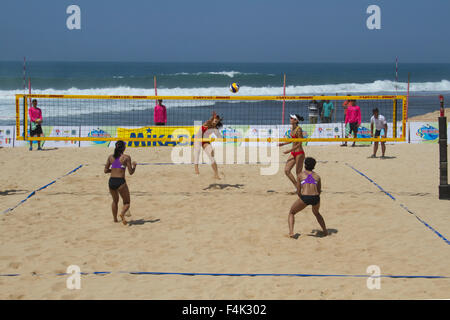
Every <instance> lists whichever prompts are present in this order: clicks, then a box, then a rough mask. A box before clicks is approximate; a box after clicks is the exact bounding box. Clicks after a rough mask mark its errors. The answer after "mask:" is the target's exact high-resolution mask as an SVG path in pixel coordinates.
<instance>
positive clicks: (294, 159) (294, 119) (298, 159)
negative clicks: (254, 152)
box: [279, 114, 305, 193]
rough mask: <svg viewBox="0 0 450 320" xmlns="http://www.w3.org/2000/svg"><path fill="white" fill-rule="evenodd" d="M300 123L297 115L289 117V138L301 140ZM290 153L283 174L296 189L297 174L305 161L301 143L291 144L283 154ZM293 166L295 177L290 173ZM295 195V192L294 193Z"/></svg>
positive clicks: (284, 143)
mask: <svg viewBox="0 0 450 320" xmlns="http://www.w3.org/2000/svg"><path fill="white" fill-rule="evenodd" d="M300 121H303V117H301V116H299V115H298V114H291V115H290V122H291V138H293V139H295V138H303V131H302V128H301V127H300V126H299V125H298V124H299V122H300ZM290 143H291V142H283V143H280V144H279V146H280V147H282V146H285V145H287V144H290ZM288 153H291V155H290V156H289V158H288V160H287V161H286V166H285V167H284V173H285V174H286V175H287V177H288V178H289V180H291V182H292V184H293V185H294V186H295V188H296V189H297V179H296V178H298V176H299V174H300V173H301V172H302V170H303V161H304V159H305V151H304V150H303V147H302V142H293V145H292V148H291V149H289V150H286V151H285V152H284V154H288ZM294 166H295V173H296V177H294V175H293V174H292V173H291V170H292V168H293V167H294ZM295 193H297V190H296V191H295Z"/></svg>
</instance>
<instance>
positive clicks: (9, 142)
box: [0, 126, 15, 147]
mask: <svg viewBox="0 0 450 320" xmlns="http://www.w3.org/2000/svg"><path fill="white" fill-rule="evenodd" d="M14 129H15V127H14V126H0V147H12V146H13V145H14V141H13V139H14Z"/></svg>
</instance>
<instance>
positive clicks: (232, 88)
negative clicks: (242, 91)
mask: <svg viewBox="0 0 450 320" xmlns="http://www.w3.org/2000/svg"><path fill="white" fill-rule="evenodd" d="M230 91H231V92H233V93H236V92H238V91H239V85H238V84H237V83H235V82H233V83H232V84H230Z"/></svg>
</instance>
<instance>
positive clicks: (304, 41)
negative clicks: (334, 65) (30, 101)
mask: <svg viewBox="0 0 450 320" xmlns="http://www.w3.org/2000/svg"><path fill="white" fill-rule="evenodd" d="M71 4H76V5H78V6H80V8H81V30H68V29H67V27H66V19H67V17H68V14H67V13H66V8H67V7H68V6H69V5H71ZM371 4H376V5H378V6H380V8H381V27H382V29H381V30H368V29H367V27H366V20H367V18H368V14H367V13H366V9H367V7H368V6H369V5H371ZM449 14H450V1H448V0H433V1H424V0H422V1H417V0H410V1H405V0H397V1H393V0H390V1H377V0H371V1H366V0H339V1H337V0H316V1H312V0H311V1H300V0H277V1H275V0H271V1H266V0H240V1H236V0H231V1H219V0H191V1H186V0H180V1H178V0H151V1H148V0H147V1H145V0H128V1H124V0H107V1H106V0H71V1H66V0H52V1H51V0H39V1H36V0H26V1H25V0H14V1H13V0H3V1H2V2H1V4H0V39H1V41H0V60H21V59H23V57H24V56H26V57H27V59H29V60H47V61H53V60H58V61H67V60H69V61H153V62H166V61H167V62H173V61H176V62H392V61H393V60H395V56H399V58H400V60H401V61H402V62H405V63H406V62H446V63H450V41H448V34H449V31H450V24H449V23H448V22H447V21H448V15H449Z"/></svg>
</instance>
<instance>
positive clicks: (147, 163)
mask: <svg viewBox="0 0 450 320" xmlns="http://www.w3.org/2000/svg"><path fill="white" fill-rule="evenodd" d="M317 162H318V163H328V162H329V161H320V160H318V161H317ZM272 163H274V162H260V161H258V162H244V163H232V164H233V165H236V164H272ZM276 163H286V161H282V162H276ZM336 163H337V161H336ZM199 164H210V163H207V162H202V163H199ZM138 165H139V166H164V165H167V166H169V165H174V166H176V165H194V163H173V162H143V163H138Z"/></svg>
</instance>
